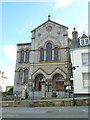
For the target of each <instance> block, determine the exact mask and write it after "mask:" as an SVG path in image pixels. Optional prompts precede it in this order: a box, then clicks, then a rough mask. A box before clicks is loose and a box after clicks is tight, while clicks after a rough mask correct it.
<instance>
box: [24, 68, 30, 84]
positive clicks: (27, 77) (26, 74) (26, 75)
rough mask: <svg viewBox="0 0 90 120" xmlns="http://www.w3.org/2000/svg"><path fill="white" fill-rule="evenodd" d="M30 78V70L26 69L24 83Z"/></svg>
mask: <svg viewBox="0 0 90 120" xmlns="http://www.w3.org/2000/svg"><path fill="white" fill-rule="evenodd" d="M28 80H29V70H28V69H25V71H24V83H28Z"/></svg>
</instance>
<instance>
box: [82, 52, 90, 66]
mask: <svg viewBox="0 0 90 120" xmlns="http://www.w3.org/2000/svg"><path fill="white" fill-rule="evenodd" d="M84 54H90V52H86V53H81V55H82V66H90V64H89V59H88V63H87V64H86V65H84V64H83V55H84Z"/></svg>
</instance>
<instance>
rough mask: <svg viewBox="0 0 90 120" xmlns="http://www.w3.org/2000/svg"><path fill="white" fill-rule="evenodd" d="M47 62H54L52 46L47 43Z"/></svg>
mask: <svg viewBox="0 0 90 120" xmlns="http://www.w3.org/2000/svg"><path fill="white" fill-rule="evenodd" d="M46 61H52V44H51V43H47V45H46Z"/></svg>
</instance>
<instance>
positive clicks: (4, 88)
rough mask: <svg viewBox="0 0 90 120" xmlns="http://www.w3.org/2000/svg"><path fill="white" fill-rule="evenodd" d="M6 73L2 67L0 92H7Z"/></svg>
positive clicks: (0, 71)
mask: <svg viewBox="0 0 90 120" xmlns="http://www.w3.org/2000/svg"><path fill="white" fill-rule="evenodd" d="M6 79H7V77H6V75H5V73H4V72H3V71H2V70H1V69H0V92H5V91H6V84H5V82H6Z"/></svg>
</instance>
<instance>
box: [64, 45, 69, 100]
mask: <svg viewBox="0 0 90 120" xmlns="http://www.w3.org/2000/svg"><path fill="white" fill-rule="evenodd" d="M65 52H66V53H67V80H68V97H69V98H70V73H69V68H70V65H69V48H68V47H67V48H66V50H65Z"/></svg>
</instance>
